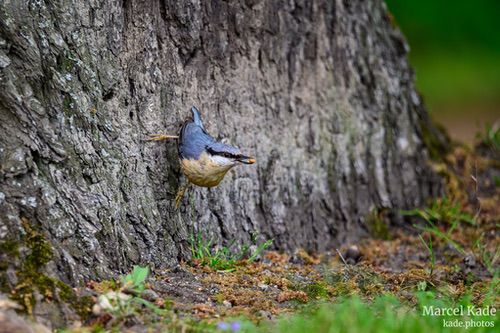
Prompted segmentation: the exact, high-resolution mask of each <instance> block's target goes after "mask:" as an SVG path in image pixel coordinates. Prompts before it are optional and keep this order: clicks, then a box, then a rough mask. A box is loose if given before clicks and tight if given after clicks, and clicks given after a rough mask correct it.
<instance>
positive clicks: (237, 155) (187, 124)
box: [149, 106, 256, 208]
mask: <svg viewBox="0 0 500 333" xmlns="http://www.w3.org/2000/svg"><path fill="white" fill-rule="evenodd" d="M170 139H175V140H177V151H178V156H179V161H180V166H181V170H182V173H183V174H184V175H185V176H186V178H187V180H188V183H187V184H186V185H185V186H181V187H180V188H179V191H178V192H177V195H176V199H175V201H176V208H179V206H180V203H181V201H182V198H183V197H184V193H185V191H186V190H187V188H188V187H189V185H190V184H194V185H197V186H200V187H215V186H217V185H219V184H220V182H221V181H222V179H224V176H225V175H226V173H227V172H228V171H229V170H231V169H232V168H233V167H235V166H237V165H240V164H254V163H255V162H256V160H255V158H254V157H251V156H247V155H244V154H243V153H242V152H241V150H240V149H239V148H237V147H234V146H231V145H228V144H225V143H222V142H221V141H218V140H216V139H215V138H214V137H212V136H211V135H210V134H208V132H207V130H206V129H205V126H204V125H203V121H202V119H201V114H200V111H199V110H198V109H197V108H196V107H195V106H192V107H191V116H190V117H188V118H187V119H186V121H184V123H183V124H182V126H181V128H180V130H179V134H178V135H168V134H152V135H150V136H149V141H163V140H170Z"/></svg>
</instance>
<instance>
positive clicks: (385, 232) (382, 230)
mask: <svg viewBox="0 0 500 333" xmlns="http://www.w3.org/2000/svg"><path fill="white" fill-rule="evenodd" d="M385 213H386V209H383V208H382V209H373V210H372V211H371V212H370V213H368V215H367V216H366V219H365V220H366V222H365V223H366V227H367V228H368V231H369V232H370V234H371V235H372V236H373V237H375V238H379V239H384V240H388V239H390V233H389V224H388V222H387V221H386V219H385Z"/></svg>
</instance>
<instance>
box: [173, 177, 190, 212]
mask: <svg viewBox="0 0 500 333" xmlns="http://www.w3.org/2000/svg"><path fill="white" fill-rule="evenodd" d="M188 187H189V183H187V184H186V185H183V186H181V187H179V190H177V195H176V196H175V209H179V207H180V205H181V202H182V198H184V194H185V193H186V190H187V189H188Z"/></svg>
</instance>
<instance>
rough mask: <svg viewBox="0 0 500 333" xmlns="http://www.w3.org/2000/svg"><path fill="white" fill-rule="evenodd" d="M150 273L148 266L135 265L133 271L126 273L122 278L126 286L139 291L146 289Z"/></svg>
mask: <svg viewBox="0 0 500 333" xmlns="http://www.w3.org/2000/svg"><path fill="white" fill-rule="evenodd" d="M148 274H149V268H148V267H141V266H134V268H133V270H132V273H130V274H127V275H125V276H124V277H123V278H122V282H123V285H124V286H125V288H130V289H132V290H134V291H137V292H139V293H140V292H142V291H143V290H144V282H145V281H146V278H147V277H148Z"/></svg>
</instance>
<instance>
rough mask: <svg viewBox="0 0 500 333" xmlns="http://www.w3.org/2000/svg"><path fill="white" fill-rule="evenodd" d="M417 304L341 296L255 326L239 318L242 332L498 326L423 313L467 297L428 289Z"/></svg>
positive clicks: (478, 329)
mask: <svg viewBox="0 0 500 333" xmlns="http://www.w3.org/2000/svg"><path fill="white" fill-rule="evenodd" d="M417 299H418V304H417V308H416V309H413V308H411V307H409V306H407V305H405V304H403V303H401V302H400V301H398V300H397V299H396V298H395V297H392V296H380V297H378V298H376V299H375V300H374V301H373V302H371V303H367V302H364V301H362V300H361V299H359V298H357V297H353V298H347V299H342V300H340V301H339V302H337V303H334V304H324V305H322V306H320V307H319V308H317V309H312V310H310V311H304V312H303V313H300V314H295V315H292V316H286V317H282V318H280V319H279V320H277V321H276V322H269V323H265V324H263V325H260V326H257V325H254V324H252V323H249V322H242V325H241V326H242V330H241V332H248V333H258V332H286V333H302V332H304V333H305V332H336V333H337V332H338V333H343V332H346V333H356V332H405V333H413V332H415V333H420V332H427V333H433V332H454V333H456V332H488V331H489V330H491V328H485V327H473V328H468V329H466V328H456V327H451V328H450V327H443V321H444V320H446V321H449V320H451V321H454V320H458V321H462V322H469V323H471V320H472V321H473V322H476V323H478V322H481V323H482V322H486V321H488V322H490V323H489V324H491V325H494V326H495V327H497V326H498V324H499V322H498V319H497V317H496V316H475V315H473V316H471V317H470V318H469V317H467V316H464V317H462V316H461V315H457V316H453V315H451V316H448V315H444V316H431V315H424V309H425V308H429V307H430V306H433V307H439V308H442V307H445V308H455V307H459V306H460V305H462V306H463V307H464V308H467V306H468V305H471V303H470V299H469V298H463V299H462V300H460V301H459V302H453V301H452V300H450V299H438V298H436V296H435V295H434V294H433V293H431V292H420V293H418V294H417Z"/></svg>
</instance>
